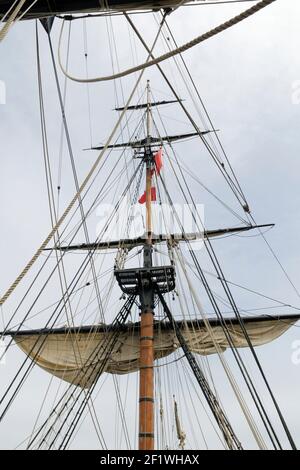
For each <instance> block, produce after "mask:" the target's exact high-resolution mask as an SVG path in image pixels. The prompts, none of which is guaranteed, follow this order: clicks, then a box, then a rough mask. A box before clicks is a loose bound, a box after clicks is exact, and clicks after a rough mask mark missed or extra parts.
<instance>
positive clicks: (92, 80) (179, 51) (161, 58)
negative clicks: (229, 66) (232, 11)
mask: <svg viewBox="0 0 300 470" xmlns="http://www.w3.org/2000/svg"><path fill="white" fill-rule="evenodd" d="M275 1H276V0H262V1H260V2H259V3H257V4H256V5H254V6H252V7H251V8H248V9H247V10H245V11H244V12H242V13H240V14H239V15H237V16H234V17H233V18H231V19H230V20H228V21H225V23H222V24H220V25H219V26H217V27H216V28H213V29H211V30H210V31H208V32H207V33H204V34H201V35H200V36H197V37H196V38H194V39H193V40H192V41H189V42H187V43H185V44H183V45H182V46H180V47H177V48H176V49H174V50H172V51H169V52H167V53H165V54H162V55H161V56H159V57H156V58H155V59H152V60H147V61H146V62H144V63H143V64H140V65H137V66H135V67H131V68H129V69H127V70H124V71H123V72H119V73H116V74H113V75H106V76H103V77H94V78H78V77H75V76H74V75H71V74H70V73H68V72H67V70H65V68H64V66H63V64H62V60H61V43H62V36H63V31H64V24H65V21H63V23H62V27H61V30H60V35H59V43H58V62H59V66H60V68H61V71H62V72H63V74H64V75H65V76H66V77H67V78H69V79H70V80H73V81H74V82H78V83H97V82H105V81H110V80H115V79H117V78H122V77H126V76H127V75H131V74H132V73H136V72H139V71H140V70H145V69H146V68H148V67H151V66H152V65H157V64H159V63H160V62H163V61H165V60H167V59H170V58H171V57H174V56H176V55H178V54H182V53H183V52H186V51H187V50H189V49H191V48H193V47H195V46H197V45H198V44H200V43H202V42H204V41H207V40H208V39H211V38H212V37H214V36H217V35H218V34H220V33H223V32H224V31H226V30H227V29H229V28H232V27H233V26H235V25H237V24H238V23H241V22H242V21H244V20H246V19H247V18H250V16H252V15H254V14H255V13H258V12H259V11H260V10H262V9H263V8H265V7H267V6H269V5H271V3H274V2H275Z"/></svg>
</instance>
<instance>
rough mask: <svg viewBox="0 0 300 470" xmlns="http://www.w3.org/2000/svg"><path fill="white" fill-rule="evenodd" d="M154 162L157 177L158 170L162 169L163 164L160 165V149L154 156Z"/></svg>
mask: <svg viewBox="0 0 300 470" xmlns="http://www.w3.org/2000/svg"><path fill="white" fill-rule="evenodd" d="M154 162H155V168H156V173H157V174H158V175H159V173H160V170H161V169H162V166H163V163H162V148H160V149H159V151H158V152H156V154H155V155H154Z"/></svg>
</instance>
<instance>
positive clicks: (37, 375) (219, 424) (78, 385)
mask: <svg viewBox="0 0 300 470" xmlns="http://www.w3.org/2000/svg"><path fill="white" fill-rule="evenodd" d="M207 3H209V4H212V3H218V2H207ZM222 3H223V2H220V4H222ZM238 3H239V2H238ZM271 3H274V1H261V2H259V1H258V2H255V4H254V5H252V6H250V7H249V8H248V9H247V10H246V11H245V12H243V13H239V14H238V15H235V16H234V17H233V18H232V19H231V20H230V21H226V22H224V23H222V24H221V25H220V26H219V27H217V28H213V29H211V30H209V31H208V32H207V33H205V34H201V35H200V36H199V37H198V38H195V39H194V41H192V42H194V43H195V44H196V43H197V44H200V43H201V42H205V41H206V40H209V39H210V38H211V37H214V36H216V35H217V34H219V33H220V32H221V31H222V32H223V31H226V30H227V29H228V28H231V27H233V26H235V25H236V24H239V23H241V22H242V21H243V20H244V19H245V18H248V17H250V16H252V15H255V14H256V13H259V12H260V10H262V9H264V8H266V7H267V6H269V5H271ZM199 4H202V6H203V4H204V2H199ZM26 6H27V8H26ZM180 6H181V3H178V2H175V1H174V2H166V1H161V2H158V3H155V5H154V4H153V3H151V2H149V4H148V3H147V2H146V3H143V5H142V6H141V4H140V3H139V2H131V3H130V2H125V3H124V2H122V1H118V0H116V1H113V2H109V3H107V5H106V7H105V8H104V7H103V8H102V7H101V8H99V7H98V5H96V3H95V2H93V1H92V0H91V1H90V2H87V3H85V4H84V5H83V4H82V2H80V0H76V1H70V2H64V1H62V2H58V3H56V4H55V5H51V4H49V2H48V3H47V2H44V3H43V2H34V3H33V4H32V6H30V7H29V6H28V5H26V2H22V1H21V2H20V3H18V2H16V3H15V4H12V3H11V4H10V3H9V2H8V0H5V1H2V0H0V15H1V17H2V19H3V26H2V30H1V33H0V34H1V36H0V39H1V41H2V40H4V39H5V38H6V36H7V35H8V34H13V31H11V32H10V31H9V30H10V28H11V27H12V26H13V25H14V23H16V22H17V21H18V20H28V21H30V20H32V19H34V20H35V46H36V58H37V83H38V98H39V113H40V123H41V134H42V137H41V140H42V149H43V151H42V153H43V158H44V160H43V161H44V171H45V176H46V191H47V199H48V205H49V214H50V222H51V229H50V231H49V234H48V235H47V237H46V238H45V239H44V240H43V241H42V242H41V244H40V245H39V247H38V249H37V250H36V252H35V253H34V255H33V256H32V257H31V258H30V260H29V261H28V263H27V264H25V266H24V268H23V269H22V270H21V272H20V273H19V275H18V276H17V277H16V279H15V280H14V282H13V283H12V284H11V285H10V286H9V287H8V288H7V289H6V290H4V292H2V296H1V298H0V306H1V308H2V314H3V321H2V325H3V327H2V328H1V330H2V331H1V341H2V342H1V344H2V345H3V348H2V349H1V350H0V353H1V356H0V358H1V360H4V359H6V358H7V356H8V355H9V354H11V356H9V357H13V361H15V357H17V358H18V361H19V362H18V363H14V366H15V367H14V368H15V371H14V373H13V374H10V373H9V374H8V377H7V378H5V380H4V381H3V387H2V390H1V397H0V413H1V414H0V425H1V426H2V428H3V429H4V432H5V429H6V424H5V423H6V421H7V419H9V415H10V413H11V412H12V410H13V409H14V406H18V403H20V400H22V393H25V392H24V390H26V387H30V380H31V378H32V380H33V383H34V384H35V386H37V384H39V383H41V384H43V385H42V387H43V388H45V383H46V381H47V380H48V379H49V383H48V382H47V383H48V385H47V386H46V388H45V390H44V392H43V399H42V401H41V403H40V405H39V407H38V409H37V414H36V416H34V422H32V423H31V429H30V432H29V433H27V435H26V436H24V439H23V440H22V442H20V443H19V444H18V446H20V448H26V449H28V450H31V449H40V450H42V449H59V450H64V449H69V448H78V447H79V448H80V442H78V440H76V439H77V435H80V430H81V427H83V434H84V433H85V430H86V429H87V430H88V431H87V433H92V432H94V433H95V435H96V436H97V439H98V441H99V442H98V448H102V449H109V448H129V449H133V448H136V449H139V450H142V451H152V450H170V449H181V450H183V449H193V448H194V449H195V448H197V449H199V448H202V447H203V448H223V449H226V450H244V449H246V448H248V447H255V448H259V449H261V450H265V449H269V448H270V449H275V450H282V449H284V448H289V449H293V450H296V448H297V440H296V439H295V437H294V433H293V432H292V431H291V429H290V426H289V419H287V417H286V415H285V413H284V412H283V411H282V406H281V404H280V403H279V401H278V399H277V394H276V390H274V389H273V388H274V387H273V386H272V385H271V383H270V380H269V377H268V373H267V371H266V370H265V368H264V366H263V361H262V359H261V358H262V357H263V352H264V348H267V346H265V345H267V344H269V343H272V342H274V344H276V340H278V338H280V337H281V336H282V335H283V334H284V333H286V332H287V331H288V330H291V329H292V328H294V327H297V326H298V325H297V322H298V321H299V319H300V308H298V306H297V305H292V303H291V304H288V303H286V302H284V301H283V300H282V299H280V298H277V295H276V293H275V294H274V296H270V295H267V294H264V293H263V292H258V291H256V290H254V289H251V288H247V287H244V286H243V285H242V284H239V283H234V282H232V281H230V277H228V275H227V274H225V270H224V268H223V264H222V261H221V258H222V257H221V256H220V255H219V252H218V250H217V249H216V245H215V243H217V242H218V240H223V239H225V240H224V243H226V240H227V238H229V237H230V239H231V237H241V238H243V237H253V236H254V235H255V236H261V237H262V238H263V240H264V241H265V242H266V244H267V246H268V249H270V251H271V253H272V254H273V255H274V256H275V258H276V260H277V262H278V263H279V265H280V268H281V269H282V271H283V275H284V276H285V277H286V278H287V280H288V281H289V282H290V283H291V285H292V287H293V288H294V289H295V290H297V288H296V286H295V285H294V284H293V282H292V280H291V278H290V277H289V275H288V273H287V272H286V271H285V269H284V267H283V266H282V265H281V263H280V261H279V260H278V258H277V257H276V254H275V253H274V251H273V249H272V247H271V246H270V245H269V244H268V242H267V240H266V239H265V232H266V231H268V230H271V229H273V228H274V223H272V221H269V220H266V221H264V222H263V223H257V222H256V220H255V219H254V216H253V215H252V211H251V206H250V204H249V203H248V200H247V198H246V196H245V194H244V191H243V189H242V185H241V183H240V181H239V179H238V177H237V176H236V173H235V171H234V169H233V166H232V165H231V163H230V161H229V159H228V157H227V154H226V152H225V150H224V148H223V146H222V143H221V140H220V137H219V132H220V131H219V129H216V128H215V127H214V125H213V122H212V119H211V118H210V116H209V115H208V112H207V110H206V108H205V106H204V103H203V101H202V99H201V97H200V95H199V92H198V90H197V87H196V85H195V83H194V81H193V79H192V76H191V74H190V72H189V70H188V68H187V66H186V63H185V62H184V59H183V57H182V52H183V50H184V48H185V49H189V48H190V47H194V45H192V44H191V42H190V43H186V45H184V46H183V47H182V48H181V47H180V46H178V45H177V43H176V41H175V39H174V37H173V36H172V31H171V29H170V28H169V26H168V23H167V18H168V17H169V15H171V14H172V12H173V11H176V9H177V8H179V7H180ZM153 9H157V10H159V11H160V19H159V22H158V25H157V26H158V30H157V31H156V36H155V38H154V40H152V43H151V44H148V42H147V41H146V40H145V39H144V38H143V37H142V35H141V33H140V31H139V30H138V29H137V27H136V25H135V24H134V23H133V19H132V18H133V17H134V15H135V14H138V12H139V11H140V10H141V11H142V13H145V11H148V10H153ZM266 11H267V10H266ZM98 14H99V15H100V16H109V17H111V16H119V15H124V17H125V18H126V20H127V21H128V25H129V26H131V27H132V31H133V33H134V34H135V35H136V37H137V40H138V42H139V44H140V45H141V46H142V47H143V49H144V50H145V51H146V53H147V60H146V61H145V62H144V63H140V64H137V65H136V66H134V67H128V69H127V70H125V71H123V72H116V71H115V70H114V72H113V75H112V76H110V75H107V76H105V75H103V76H101V77H100V76H99V77H90V76H89V74H88V67H87V66H86V72H87V74H86V77H85V78H84V77H83V76H79V75H78V76H77V75H76V73H75V72H72V71H71V69H72V67H71V68H70V67H69V51H70V42H68V46H67V59H66V61H65V58H64V57H63V54H62V40H63V38H64V29H63V28H64V24H65V23H67V24H69V25H71V24H73V22H74V23H76V21H77V20H81V16H80V17H79V16H77V15H83V16H84V21H85V20H86V18H90V17H94V16H97V15H98ZM54 17H57V19H58V21H61V20H62V27H61V31H60V37H59V39H58V54H57V57H56V56H55V50H54V47H53V42H52V38H53V27H54V26H53V25H55V24H56V23H55V21H54ZM37 20H38V21H37ZM84 24H85V25H86V23H84ZM70 28H71V26H70ZM85 28H86V26H85ZM165 28H166V29H165ZM70 31H71V29H69V36H68V38H69V39H68V40H69V41H70V37H71V34H70ZM84 34H85V33H84ZM166 34H169V36H168V37H167V36H166ZM160 35H162V36H163V38H164V39H165V40H166V44H168V42H170V38H172V41H174V48H173V49H172V48H170V49H169V51H168V52H167V53H165V52H164V53H161V54H160V55H158V56H156V55H154V48H155V46H156V45H157V41H158V39H159V38H160ZM45 39H46V42H47V44H48V46H49V52H50V64H51V66H52V67H53V76H54V82H55V86H56V91H57V97H58V104H59V109H60V114H61V147H60V156H59V160H58V162H57V161H55V163H54V160H51V145H49V144H50V141H49V135H48V133H49V128H48V121H47V118H46V105H45V103H46V101H45V96H46V93H45V86H44V80H45V78H44V76H43V63H42V55H41V47H42V46H41V44H42V43H44V42H45ZM114 49H115V54H117V47H115V46H114ZM87 50H88V48H87V35H84V51H85V52H84V55H85V59H86V58H87V56H88V53H87ZM175 56H176V57H177V58H178V60H179V59H180V60H182V64H183V69H178V70H180V71H181V72H182V70H183V71H184V72H185V73H186V76H187V77H188V78H189V79H190V80H191V82H190V83H191V85H193V87H194V88H193V90H194V93H195V95H194V96H197V97H198V98H199V103H200V104H201V106H203V109H204V110H205V112H206V117H207V121H206V125H203V124H201V125H198V123H197V122H198V121H197V119H196V118H194V117H193V115H192V114H191V112H190V110H189V108H188V106H187V105H186V100H185V99H184V97H182V96H181V95H180V94H179V92H177V91H176V87H175V85H174V83H173V81H172V80H171V79H170V78H169V76H168V75H167V73H166V72H165V69H164V68H163V66H162V64H163V63H164V62H165V61H167V60H168V59H169V58H173V57H175ZM174 60H175V63H176V60H177V59H174ZM86 64H87V62H86ZM176 64H177V63H176ZM177 65H178V64H177ZM150 66H153V67H156V68H157V70H158V72H159V74H160V77H161V79H162V80H163V81H164V83H165V84H166V86H167V87H168V90H169V92H170V93H171V95H170V94H169V95H168V97H167V98H163V97H161V96H160V95H159V93H157V92H156V90H155V87H152V80H151V82H150V79H149V78H148V77H146V76H145V75H146V71H147V69H148V68H149V67H150ZM149 70H150V69H149ZM182 73H183V72H182ZM59 74H61V75H59ZM134 74H135V75H134ZM128 75H129V76H133V75H134V76H135V79H134V86H133V88H132V89H131V92H130V93H129V94H128V97H127V98H126V97H125V94H124V90H123V88H122V98H123V100H122V101H123V102H122V104H120V102H119V103H117V105H116V106H115V109H114V112H115V115H116V116H117V117H116V123H115V126H114V127H113V129H112V131H111V133H110V134H109V137H108V138H107V140H106V141H105V143H100V144H94V143H93V141H92V140H93V139H92V138H91V142H90V145H89V147H88V148H85V149H84V150H85V151H84V155H85V156H86V155H88V157H87V158H90V155H97V156H96V157H95V158H94V157H92V158H93V160H92V166H91V168H90V170H89V171H88V173H87V175H86V177H85V178H83V179H82V180H81V178H79V176H78V168H77V162H76V158H75V156H74V151H73V146H72V139H71V133H70V128H69V122H68V115H67V112H66V83H67V82H68V81H72V82H77V83H76V85H78V83H82V84H84V85H85V86H86V87H87V88H86V90H87V97H88V103H89V104H90V94H89V93H90V91H89V90H90V89H89V88H88V87H89V85H90V84H91V83H98V82H99V83H101V82H102V81H111V80H112V81H114V83H118V82H116V81H117V80H119V79H123V78H124V77H126V76H128ZM62 76H64V78H65V89H63V88H62V87H61V84H60V78H61V77H62ZM121 83H122V82H121ZM78 86H79V85H78ZM187 89H188V88H187ZM165 109H168V110H169V112H170V110H171V112H172V113H173V114H172V118H173V123H174V122H175V121H176V126H177V128H179V129H180V130H179V131H174V132H168V131H167V127H166V120H167V119H166V118H165V116H164V111H162V110H165ZM180 113H182V115H183V116H184V117H185V119H186V121H187V122H188V124H189V128H188V129H187V128H185V130H184V128H183V129H182V127H181V126H182V123H183V121H182V119H176V118H177V117H180V116H182V115H181V114H180ZM90 121H91V119H90ZM177 121H178V122H177ZM91 134H92V133H91ZM64 139H65V143H66V148H67V153H68V156H69V163H68V165H69V166H68V172H69V174H71V176H72V178H73V180H74V185H75V195H73V197H72V199H71V200H70V202H69V203H67V204H66V206H65V208H64V209H62V208H61V204H62V200H61V191H62V190H61V187H62V183H61V181H62V179H63V178H62V176H61V175H62V168H63V165H64V164H66V163H64V162H63V161H62V154H63V150H62V149H63V145H62V142H63V140H64ZM191 141H193V142H194V141H197V142H198V145H199V146H200V145H201V146H202V148H203V149H204V150H205V151H206V152H207V153H208V155H209V156H210V157H211V161H212V162H213V165H214V168H215V169H216V170H217V172H218V175H219V177H220V181H222V183H224V185H225V187H226V191H228V192H229V193H230V195H231V197H232V198H233V200H234V204H235V206H234V209H233V208H232V207H231V206H229V205H228V204H227V201H226V196H223V195H222V196H220V197H219V196H218V195H217V191H216V192H215V191H214V190H211V189H210V188H208V184H207V181H205V183H203V182H202V181H201V177H199V174H198V170H199V169H198V168H196V169H191V168H189V167H188V164H187V162H186V161H185V160H188V159H187V158H186V159H185V156H184V155H183V156H182V155H180V156H179V153H178V152H177V144H178V147H179V148H180V146H182V145H185V144H186V145H187V146H188V145H189V144H190V142H191ZM181 148H183V147H181ZM219 148H220V149H221V150H222V152H223V153H222V154H220V153H219V152H218V149H219ZM54 169H56V170H57V169H58V175H59V176H58V179H57V185H56V188H55V184H54V178H55V177H54ZM194 170H196V171H194ZM193 184H197V188H201V191H202V190H203V192H206V193H209V195H210V196H211V197H212V198H213V200H214V201H215V202H216V204H219V205H220V206H221V207H222V210H224V211H227V212H228V213H230V216H231V217H232V218H234V219H235V220H236V219H237V220H238V221H239V223H234V224H232V225H229V224H227V225H226V224H223V223H220V222H218V225H217V226H215V227H211V226H210V227H209V228H208V227H207V225H206V223H205V221H204V213H203V212H202V209H203V207H202V206H200V205H199V204H198V203H197V202H196V201H197V200H198V198H197V195H196V194H195V192H194V187H193ZM55 191H57V192H56V193H55ZM224 194H225V192H224ZM64 202H65V201H64ZM96 210H98V211H100V212H99V213H101V217H102V219H101V223H100V224H99V226H98V227H97V231H96V235H95V234H94V232H92V231H91V225H90V224H91V220H92V217H93V216H94V214H95V212H96ZM104 215H105V216H104ZM237 244H238V242H237ZM26 283H27V284H26ZM22 286H24V287H22ZM236 288H240V289H243V290H244V291H247V294H251V295H254V296H258V297H259V299H263V300H267V301H268V302H273V303H274V305H273V304H272V305H271V306H269V305H268V306H267V307H257V308H254V309H244V308H241V307H240V306H239V301H238V300H237V299H236V296H235V289H236ZM22 289H23V290H22ZM18 292H19V294H18ZM278 297H280V296H279V295H278ZM14 299H15V300H14ZM7 305H8V306H9V315H7V310H6V306H7ZM274 307H275V308H276V310H275V311H273V308H274ZM282 307H284V308H286V311H285V312H284V313H281V311H279V308H282ZM260 308H261V313H260V312H259V310H260ZM277 308H278V311H277ZM15 346H17V348H15ZM16 351H17V352H16ZM15 352H16V353H15ZM8 363H9V362H8ZM219 379H220V380H219ZM30 390H32V389H31V388H30ZM102 390H105V392H103V395H102ZM113 394H115V395H113ZM102 396H103V398H101V397H102ZM99 397H100V401H101V408H98V407H97V406H96V400H97V399H98V400H99ZM229 397H230V398H229ZM33 401H34V400H33ZM97 404H98V402H97ZM108 409H111V410H112V409H114V417H115V419H112V418H111V419H110V416H112V415H113V413H112V412H108ZM234 409H238V412H237V414H236V413H234ZM237 415H238V416H239V417H241V418H240V420H239V419H237V417H236V416H237ZM105 417H106V418H105ZM32 421H33V420H32ZM87 421H89V426H88V427H86V423H87ZM239 423H242V427H240V426H239ZM103 428H105V431H103ZM241 429H243V432H241ZM113 433H115V439H114V441H115V443H114V444H112V442H113V437H112V434H113ZM249 442H251V444H250V445H249ZM201 446H202V447H201Z"/></svg>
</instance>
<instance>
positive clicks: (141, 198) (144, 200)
mask: <svg viewBox="0 0 300 470" xmlns="http://www.w3.org/2000/svg"><path fill="white" fill-rule="evenodd" d="M151 201H156V188H155V187H154V186H152V188H151ZM145 202H146V191H145V192H144V194H143V195H142V196H141V197H140V199H139V203H140V204H145Z"/></svg>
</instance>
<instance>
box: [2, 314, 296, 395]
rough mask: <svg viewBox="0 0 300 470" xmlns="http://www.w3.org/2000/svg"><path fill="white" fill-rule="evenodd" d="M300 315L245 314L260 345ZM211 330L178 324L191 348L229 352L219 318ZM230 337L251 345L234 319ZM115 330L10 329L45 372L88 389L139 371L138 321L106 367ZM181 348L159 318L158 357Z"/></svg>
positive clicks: (124, 330) (122, 331)
mask: <svg viewBox="0 0 300 470" xmlns="http://www.w3.org/2000/svg"><path fill="white" fill-rule="evenodd" d="M299 319H300V315H291V316H284V315H283V316H278V317H274V316H272V317H269V316H263V317H256V318H251V317H247V318H244V324H245V327H246V329H247V332H248V335H249V337H250V339H251V341H252V344H253V345H254V346H261V345H263V344H266V343H269V342H270V341H273V340H274V339H276V338H278V337H279V336H281V335H282V334H283V333H284V332H285V331H287V330H288V329H289V328H290V327H291V326H292V325H294V324H295V323H296V322H297V321H298V320H299ZM209 321H210V325H211V328H212V332H213V337H214V338H213V339H212V337H211V334H210V333H209V332H208V330H207V329H206V327H205V326H204V323H203V321H201V320H193V321H188V322H184V321H180V322H178V323H179V325H180V328H181V330H182V332H183V335H184V337H185V340H186V342H187V344H188V346H189V348H190V350H191V351H192V352H194V353H196V354H201V355H208V354H214V353H216V352H217V351H216V345H218V348H219V351H225V350H226V349H227V348H228V347H229V344H228V341H227V339H226V335H225V333H224V329H223V327H222V326H221V325H220V323H219V321H218V320H215V319H210V320H209ZM226 325H227V328H228V330H229V332H230V335H231V338H232V340H233V342H234V344H235V346H236V347H238V348H243V347H247V346H248V344H247V340H246V338H245V336H244V334H243V332H242V331H241V327H240V325H239V324H238V322H237V320H236V319H232V318H231V319H226ZM115 333H116V330H115V331H112V330H110V332H109V333H107V332H106V326H105V325H99V326H96V327H95V326H85V327H81V328H68V329H66V328H60V329H51V330H47V329H44V330H31V331H22V332H9V334H10V335H11V336H13V338H14V340H15V342H16V344H17V345H18V346H19V347H20V348H21V349H22V350H23V351H24V352H25V353H26V354H27V355H29V356H30V357H31V358H32V359H33V360H34V361H35V362H36V363H37V364H38V365H39V366H40V367H42V368H43V369H45V370H46V371H47V372H49V373H51V374H53V375H55V376H56V377H59V378H60V379H63V380H65V381H67V382H70V383H73V384H75V385H79V386H81V387H83V388H88V387H90V386H91V385H92V384H93V383H94V381H95V379H96V378H97V377H98V375H99V372H101V371H102V370H105V372H109V373H111V374H127V373H129V372H135V371H137V370H138V369H139V324H138V323H127V324H126V325H123V326H120V327H118V331H117V340H116V342H115V344H114V347H113V350H112V353H111V354H110V357H109V359H108V361H107V362H106V365H105V368H104V367H103V366H104V363H103V361H104V355H103V354H102V353H101V352H100V349H101V346H104V348H102V350H104V349H105V344H109V341H110V339H111V337H112V335H114V334H115ZM178 348H179V343H178V341H177V338H176V334H175V332H174V329H173V327H172V325H171V324H170V323H167V322H156V323H155V337H154V352H155V359H160V358H163V357H166V356H168V355H170V354H172V353H173V352H174V351H176V350H177V349H178Z"/></svg>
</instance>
